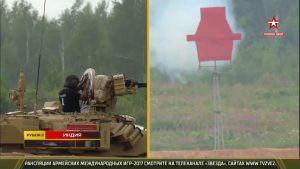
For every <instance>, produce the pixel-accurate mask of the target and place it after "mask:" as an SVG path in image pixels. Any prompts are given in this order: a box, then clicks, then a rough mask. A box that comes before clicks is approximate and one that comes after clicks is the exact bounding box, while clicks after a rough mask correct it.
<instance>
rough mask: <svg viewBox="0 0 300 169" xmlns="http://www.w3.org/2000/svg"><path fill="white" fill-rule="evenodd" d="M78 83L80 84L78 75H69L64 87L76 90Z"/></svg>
mask: <svg viewBox="0 0 300 169" xmlns="http://www.w3.org/2000/svg"><path fill="white" fill-rule="evenodd" d="M78 83H79V79H78V77H77V76H76V75H69V76H68V77H67V78H66V80H65V84H64V87H69V88H73V89H75V88H77V85H78Z"/></svg>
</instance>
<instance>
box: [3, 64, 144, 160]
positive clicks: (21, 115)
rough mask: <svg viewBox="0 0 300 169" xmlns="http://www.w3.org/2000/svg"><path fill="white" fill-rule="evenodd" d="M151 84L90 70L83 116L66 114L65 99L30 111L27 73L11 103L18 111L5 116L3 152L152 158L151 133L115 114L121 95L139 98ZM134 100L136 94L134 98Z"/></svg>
mask: <svg viewBox="0 0 300 169" xmlns="http://www.w3.org/2000/svg"><path fill="white" fill-rule="evenodd" d="M140 87H146V83H138V82H137V81H135V80H132V79H127V78H126V77H125V75H124V74H116V75H97V74H96V73H95V70H94V69H91V68H89V69H87V70H86V71H85V72H84V73H83V75H82V77H81V79H80V82H79V84H78V88H79V89H80V91H81V96H83V97H81V102H82V103H83V106H82V109H81V112H80V113H78V112H62V106H61V103H60V102H59V101H49V102H45V103H44V106H43V108H42V109H41V110H34V111H32V112H25V111H24V110H25V106H24V100H23V97H24V93H25V90H26V86H25V80H24V73H23V72H21V73H20V78H19V84H18V89H17V90H11V91H10V93H9V98H10V100H11V101H12V102H13V103H15V104H16V105H17V107H18V110H17V111H13V112H8V113H5V114H3V115H1V118H0V144H1V150H0V152H1V153H16V152H17V153H18V152H19V153H30V154H66V155H67V154H71V155H73V154H80V155H89V156H104V157H111V156H127V157H130V156H132V157H143V156H146V149H147V148H146V141H147V139H146V136H147V130H146V129H145V128H144V127H142V126H139V125H137V124H135V118H134V117H131V116H129V115H120V114H114V113H113V110H114V107H115V105H116V103H117V97H121V96H124V95H129V94H135V93H136V92H137V89H138V88H140ZM133 97H134V96H133Z"/></svg>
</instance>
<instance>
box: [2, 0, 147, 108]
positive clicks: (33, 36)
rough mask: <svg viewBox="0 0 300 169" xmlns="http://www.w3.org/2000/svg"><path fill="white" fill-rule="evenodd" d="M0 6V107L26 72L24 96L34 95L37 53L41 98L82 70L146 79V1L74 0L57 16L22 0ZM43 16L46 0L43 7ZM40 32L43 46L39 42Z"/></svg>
mask: <svg viewBox="0 0 300 169" xmlns="http://www.w3.org/2000/svg"><path fill="white" fill-rule="evenodd" d="M0 9H1V78H0V80H1V111H5V110H7V109H8V108H9V104H8V100H7V92H8V90H9V89H13V88H16V87H17V81H18V76H19V72H20V71H21V70H23V71H24V72H25V78H26V84H27V92H26V97H27V99H29V100H30V99H31V100H32V99H33V98H34V95H35V93H34V91H35V87H36V86H35V83H36V78H37V70H38V56H39V51H40V50H42V56H41V68H40V87H39V88H40V89H39V91H41V92H40V94H39V95H40V96H39V97H40V98H41V100H43V99H46V98H49V97H50V98H51V97H52V98H54V97H56V96H57V92H58V90H59V89H60V88H61V87H62V85H63V81H64V78H65V77H66V76H67V75H69V74H75V75H78V76H80V75H81V74H82V73H83V72H84V70H86V69H87V68H94V69H95V70H96V72H97V74H115V73H125V75H127V76H128V77H130V78H135V79H137V80H139V81H145V80H146V1H144V0H124V1H114V2H113V7H112V9H111V10H108V3H107V2H106V1H101V2H99V3H98V4H97V5H96V6H95V7H93V6H92V5H91V4H90V3H86V4H85V5H84V0H76V1H75V2H74V4H73V5H72V7H70V8H67V9H65V10H64V11H63V12H62V14H61V15H60V16H59V17H58V18H53V19H49V18H48V17H46V18H45V23H44V33H43V35H42V34H41V31H42V14H41V13H39V12H38V11H37V10H36V9H35V8H34V7H33V6H32V4H31V3H30V2H28V1H26V0H20V1H15V2H14V4H13V6H12V8H11V9H10V8H8V6H7V3H6V1H5V0H0ZM45 13H46V14H47V4H46V11H45ZM41 36H43V46H41Z"/></svg>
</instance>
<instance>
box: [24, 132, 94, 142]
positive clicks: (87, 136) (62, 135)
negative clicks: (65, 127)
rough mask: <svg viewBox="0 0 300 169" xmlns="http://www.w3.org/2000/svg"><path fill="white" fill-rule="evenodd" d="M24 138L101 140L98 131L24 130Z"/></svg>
mask: <svg viewBox="0 0 300 169" xmlns="http://www.w3.org/2000/svg"><path fill="white" fill-rule="evenodd" d="M24 140H25V141H26V140H100V133H99V132H96V131H41V130H40V131H24Z"/></svg>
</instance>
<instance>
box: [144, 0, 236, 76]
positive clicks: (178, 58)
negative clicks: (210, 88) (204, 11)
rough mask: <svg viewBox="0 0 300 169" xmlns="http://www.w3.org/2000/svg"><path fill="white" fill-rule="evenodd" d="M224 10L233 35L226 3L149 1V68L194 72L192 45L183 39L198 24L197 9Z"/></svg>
mask: <svg viewBox="0 0 300 169" xmlns="http://www.w3.org/2000/svg"><path fill="white" fill-rule="evenodd" d="M202 7H226V18H227V21H228V22H229V24H230V26H231V29H232V30H233V32H237V31H238V30H237V28H236V26H235V25H236V24H235V22H234V17H233V13H232V4H231V1H229V0H214V1H212V0H151V1H150V10H151V11H150V14H151V15H150V53H151V57H150V61H151V63H150V65H151V67H157V68H158V69H159V70H160V71H162V72H164V73H167V74H171V73H172V74H174V73H175V72H177V73H178V72H184V73H189V72H193V71H197V70H198V59H197V51H196V45H195V43H191V42H187V41H186V35H188V34H194V33H195V32H196V29H197V27H198V23H199V21H200V8H202Z"/></svg>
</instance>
